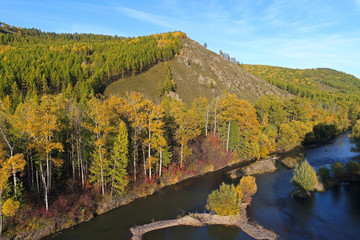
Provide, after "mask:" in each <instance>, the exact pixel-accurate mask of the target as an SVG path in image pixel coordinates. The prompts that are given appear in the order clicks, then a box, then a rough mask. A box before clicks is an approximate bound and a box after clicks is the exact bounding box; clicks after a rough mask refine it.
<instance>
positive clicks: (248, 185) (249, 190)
mask: <svg viewBox="0 0 360 240" xmlns="http://www.w3.org/2000/svg"><path fill="white" fill-rule="evenodd" d="M236 188H237V190H239V191H240V190H241V192H242V193H243V202H247V201H249V200H250V198H251V196H253V195H254V194H255V193H256V192H257V185H256V181H255V177H253V176H244V177H242V178H241V179H240V183H239V185H238V186H237V187H236ZM238 188H239V189H238Z"/></svg>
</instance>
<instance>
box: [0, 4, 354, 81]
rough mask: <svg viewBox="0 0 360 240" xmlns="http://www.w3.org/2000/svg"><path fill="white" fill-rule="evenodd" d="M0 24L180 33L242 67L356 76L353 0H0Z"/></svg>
mask: <svg viewBox="0 0 360 240" xmlns="http://www.w3.org/2000/svg"><path fill="white" fill-rule="evenodd" d="M0 6H1V8H0V21H1V22H5V23H8V24H10V25H14V26H20V27H27V28H32V27H34V28H38V29H40V30H42V31H50V32H57V33H74V32H78V33H97V34H107V35H118V36H125V37H133V36H143V35H149V34H154V33H162V32H169V31H182V32H185V33H186V34H187V36H188V37H190V38H191V39H193V40H195V41H197V42H199V43H201V44H203V43H205V42H206V43H207V46H208V49H210V50H212V51H214V52H217V53H218V52H219V50H222V51H223V52H226V53H229V54H230V56H231V57H236V59H237V60H238V61H239V62H240V63H244V64H264V65H273V66H282V67H291V68H317V67H327V68H332V69H336V70H339V71H343V72H346V73H349V74H353V75H355V76H356V77H358V78H360V0H341V1H340V0H214V1H212V0H207V1H203V0H193V1H189V0H153V1H144V0H141V1H134V0H133V1H131V0H128V1H122V0H121V1H115V0H104V1H101V0H97V1H94V0H72V1H70V0H61V1H39V0H31V1H29V0H0Z"/></svg>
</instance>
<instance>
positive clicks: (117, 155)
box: [110, 121, 129, 195]
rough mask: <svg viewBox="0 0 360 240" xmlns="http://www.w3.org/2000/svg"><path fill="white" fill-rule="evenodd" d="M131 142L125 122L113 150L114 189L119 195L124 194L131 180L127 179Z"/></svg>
mask: <svg viewBox="0 0 360 240" xmlns="http://www.w3.org/2000/svg"><path fill="white" fill-rule="evenodd" d="M128 152H129V140H128V132H127V129H126V125H125V123H124V122H123V121H121V122H120V125H119V134H118V135H117V137H116V139H115V142H114V147H113V150H112V155H111V158H112V170H111V173H110V174H111V176H112V188H111V193H112V192H113V190H115V191H116V193H117V194H118V195H122V194H123V193H124V190H125V187H126V185H127V184H128V182H129V180H128V179H127V172H126V167H127V164H128V161H129V159H128Z"/></svg>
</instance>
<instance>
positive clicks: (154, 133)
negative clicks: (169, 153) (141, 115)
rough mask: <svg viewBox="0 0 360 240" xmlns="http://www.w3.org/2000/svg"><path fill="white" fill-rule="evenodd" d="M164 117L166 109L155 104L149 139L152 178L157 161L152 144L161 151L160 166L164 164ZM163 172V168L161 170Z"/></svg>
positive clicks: (150, 122) (149, 128)
mask: <svg viewBox="0 0 360 240" xmlns="http://www.w3.org/2000/svg"><path fill="white" fill-rule="evenodd" d="M163 117H164V110H163V109H162V107H161V106H160V105H159V106H154V107H153V108H152V111H151V112H150V114H149V126H148V131H149V139H148V140H147V141H148V147H149V149H148V168H149V178H150V179H151V178H152V177H151V175H152V164H153V163H154V161H157V159H156V158H154V157H152V156H151V146H153V148H154V149H159V153H160V168H161V165H162V151H163V149H164V147H165V145H166V140H165V138H164V135H163V133H164V130H163V126H164V122H163V121H162V118H163ZM160 172H161V170H160Z"/></svg>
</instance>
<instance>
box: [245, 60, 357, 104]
mask: <svg viewBox="0 0 360 240" xmlns="http://www.w3.org/2000/svg"><path fill="white" fill-rule="evenodd" d="M242 67H243V68H244V69H245V70H247V71H249V72H251V73H253V74H255V75H257V76H259V77H261V78H263V79H265V80H267V81H268V82H269V83H272V84H274V85H275V86H277V87H279V88H281V89H283V90H286V91H288V92H290V93H291V94H294V95H300V96H305V97H309V98H321V99H329V100H332V101H339V100H341V99H345V100H347V101H349V98H352V100H351V101H355V100H356V99H358V96H360V79H358V78H356V77H355V76H353V75H350V74H346V73H343V72H340V71H336V70H333V69H328V68H316V69H292V68H284V67H274V66H266V65H245V64H244V65H242Z"/></svg>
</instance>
